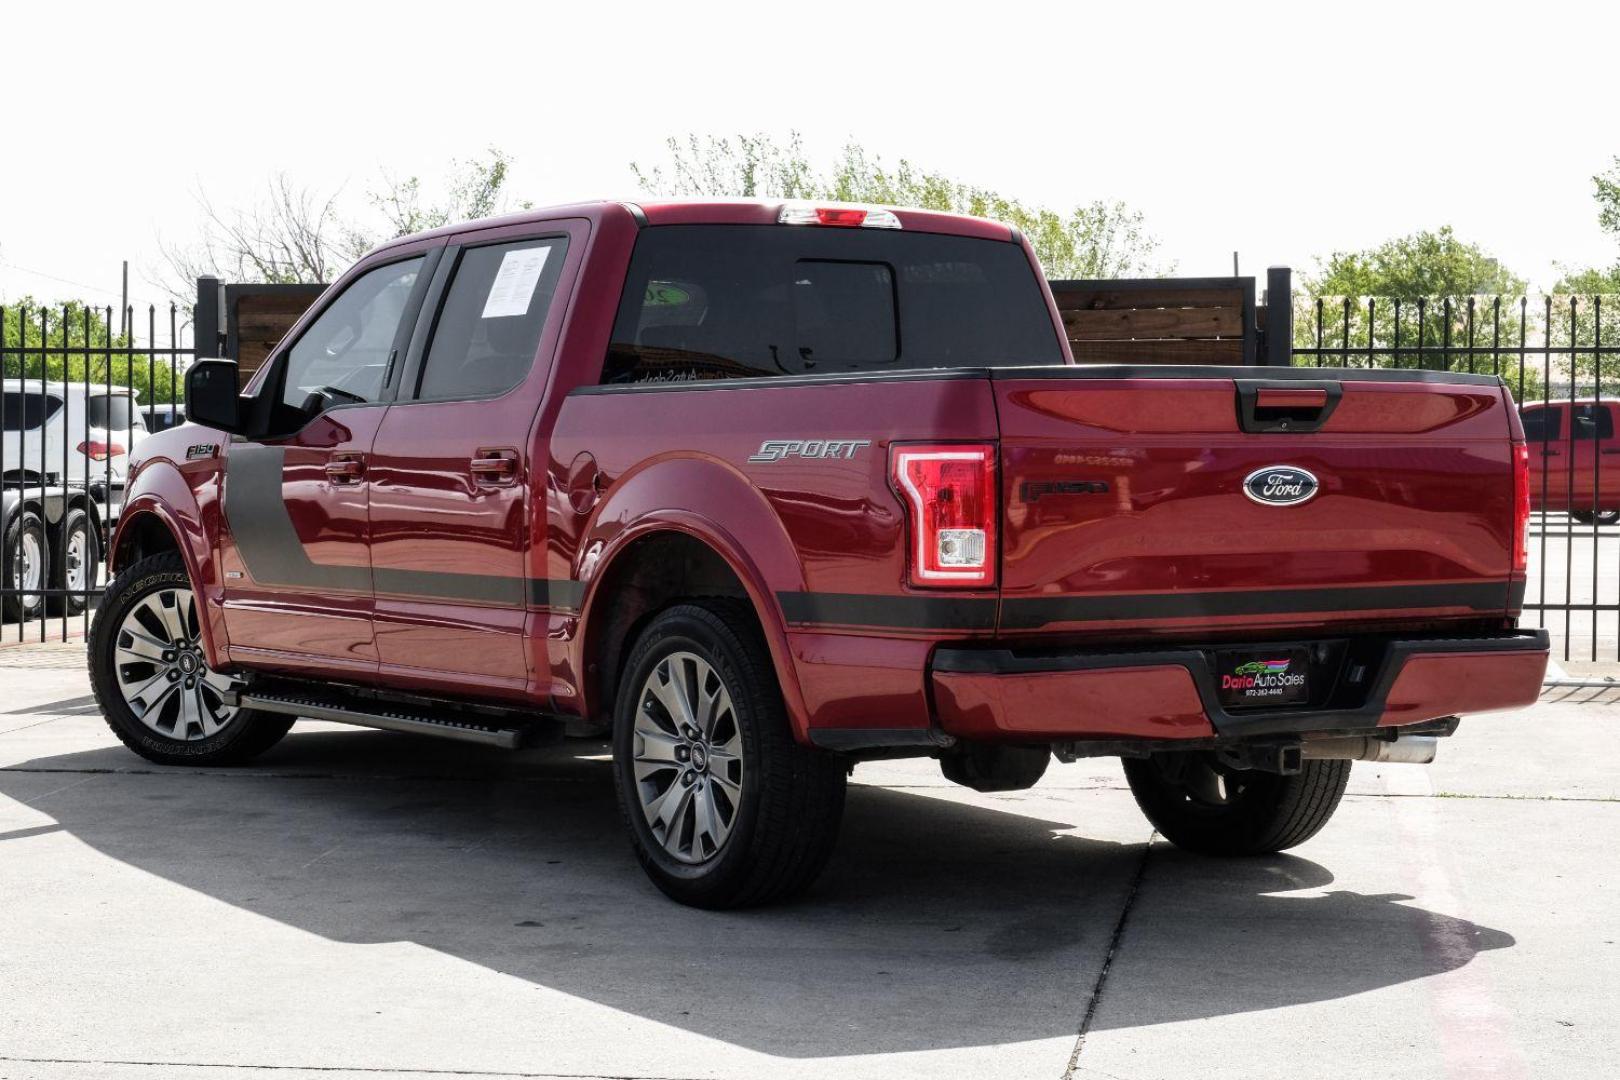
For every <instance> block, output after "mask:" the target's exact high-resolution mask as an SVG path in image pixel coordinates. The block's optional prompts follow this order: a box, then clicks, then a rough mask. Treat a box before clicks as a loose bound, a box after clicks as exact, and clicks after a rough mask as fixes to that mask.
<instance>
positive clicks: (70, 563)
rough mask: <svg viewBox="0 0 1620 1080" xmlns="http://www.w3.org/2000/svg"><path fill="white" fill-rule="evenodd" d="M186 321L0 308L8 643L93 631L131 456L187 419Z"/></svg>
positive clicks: (64, 307)
mask: <svg viewBox="0 0 1620 1080" xmlns="http://www.w3.org/2000/svg"><path fill="white" fill-rule="evenodd" d="M137 319H140V320H141V322H144V326H143V325H141V322H137ZM115 320H116V321H115ZM182 320H183V313H182V312H181V311H180V309H179V308H178V307H176V306H174V305H170V306H169V308H168V309H167V311H162V310H160V309H158V308H157V307H155V306H149V307H147V308H146V310H145V311H144V312H143V311H139V310H137V309H135V308H128V309H126V310H125V311H123V312H122V313H119V312H118V311H117V310H116V309H115V308H111V307H101V308H96V307H90V306H87V305H83V304H76V303H68V304H61V305H53V306H51V307H36V306H12V307H3V306H0V534H3V543H0V642H5V641H22V640H38V641H45V640H49V639H52V638H56V639H59V640H66V639H67V638H68V637H69V636H70V635H71V634H73V633H74V632H79V633H82V632H84V631H86V630H88V628H89V622H90V614H91V610H92V609H93V608H94V606H95V604H96V602H97V600H98V598H99V596H100V594H101V590H102V588H103V587H104V585H105V583H106V582H105V570H104V568H105V566H106V557H105V556H106V551H107V545H108V541H109V539H110V538H111V535H112V529H113V526H114V525H115V524H116V522H117V518H118V514H119V512H120V510H121V509H122V505H123V497H124V479H125V476H126V474H127V470H128V462H129V456H130V453H131V451H132V450H133V449H134V448H135V445H136V444H137V443H138V442H139V441H140V440H141V439H142V438H144V437H146V435H148V434H150V433H152V432H155V431H159V430H162V429H164V428H167V427H171V426H173V424H174V423H176V422H178V421H179V420H180V419H181V411H182V405H181V403H180V399H181V396H182V394H181V392H180V386H181V382H182V380H183V378H184V374H185V369H186V367H187V366H188V365H189V363H190V359H191V357H192V350H191V349H190V348H187V347H182V345H181V341H182V331H183V330H184V329H185V327H184V325H183V322H182Z"/></svg>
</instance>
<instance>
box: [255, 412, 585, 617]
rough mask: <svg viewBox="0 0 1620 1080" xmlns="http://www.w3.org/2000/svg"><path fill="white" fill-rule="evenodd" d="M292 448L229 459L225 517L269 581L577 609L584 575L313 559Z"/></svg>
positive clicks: (260, 449) (258, 575) (258, 574)
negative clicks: (293, 497)
mask: <svg viewBox="0 0 1620 1080" xmlns="http://www.w3.org/2000/svg"><path fill="white" fill-rule="evenodd" d="M286 456H287V454H286V450H285V448H283V447H279V446H261V445H258V444H256V443H237V444H235V445H234V446H232V447H231V451H230V455H229V456H228V457H227V458H226V465H225V519H226V520H227V521H228V522H230V526H231V534H232V536H234V537H235V539H236V545H237V550H238V551H240V552H241V553H242V561H243V562H244V563H246V564H247V568H248V573H250V574H252V575H253V580H254V581H257V582H259V583H260V584H262V585H277V586H286V587H290V588H296V589H309V590H312V591H323V590H343V591H347V592H361V593H364V592H370V591H371V590H372V588H373V587H374V586H373V582H374V581H375V588H376V591H377V592H379V593H384V594H389V595H394V596H420V597H426V598H435V599H444V600H467V601H471V602H473V603H483V604H501V605H504V606H508V607H521V606H523V604H524V602H525V601H527V602H528V603H530V604H533V605H537V606H544V607H554V608H567V609H577V608H578V607H579V604H580V600H581V599H582V598H583V594H584V591H585V587H584V585H583V584H582V583H580V582H578V581H568V580H554V579H547V578H529V579H527V581H525V579H523V578H518V577H506V576H503V575H500V574H460V573H455V572H452V571H436V570H404V569H395V568H392V567H383V568H380V569H377V570H376V571H372V570H371V569H369V568H367V567H360V566H326V565H323V564H321V563H317V562H312V561H311V560H310V558H309V554H308V552H306V551H305V550H304V544H303V542H302V541H301V540H299V539H298V533H297V531H296V530H295V529H294V528H293V523H292V519H291V518H289V517H288V516H287V505H286V503H285V502H283V501H282V498H281V477H282V470H283V467H284V465H285V463H286Z"/></svg>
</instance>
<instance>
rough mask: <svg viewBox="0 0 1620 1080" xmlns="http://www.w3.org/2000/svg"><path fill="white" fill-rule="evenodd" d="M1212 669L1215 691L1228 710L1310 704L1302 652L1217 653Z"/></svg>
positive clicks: (1306, 661) (1307, 666)
mask: <svg viewBox="0 0 1620 1080" xmlns="http://www.w3.org/2000/svg"><path fill="white" fill-rule="evenodd" d="M1215 666H1216V671H1215V678H1216V680H1217V681H1216V690H1217V692H1218V695H1219V697H1220V702H1221V704H1222V705H1223V706H1225V707H1226V708H1228V709H1233V708H1238V709H1245V708H1253V707H1255V706H1259V705H1303V704H1305V703H1306V702H1308V701H1310V700H1311V674H1310V661H1309V657H1308V656H1307V652H1306V650H1305V649H1265V650H1260V651H1231V652H1221V653H1218V654H1217V655H1216V665H1215Z"/></svg>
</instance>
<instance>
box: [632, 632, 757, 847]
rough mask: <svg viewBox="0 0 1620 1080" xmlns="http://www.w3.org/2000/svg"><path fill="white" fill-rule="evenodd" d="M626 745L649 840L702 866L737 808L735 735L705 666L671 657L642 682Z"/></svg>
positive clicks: (739, 766)
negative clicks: (631, 734)
mask: <svg viewBox="0 0 1620 1080" xmlns="http://www.w3.org/2000/svg"><path fill="white" fill-rule="evenodd" d="M633 734H634V737H633V739H632V740H631V744H632V751H633V766H634V771H635V778H636V792H637V795H638V798H639V801H640V803H641V812H642V815H643V817H645V819H646V821H647V826H648V828H650V829H651V830H652V833H653V838H654V840H656V841H657V842H658V843H659V844H661V845H662V846H663V848H664V850H665V851H666V852H667V853H668V854H669V855H670V856H671V857H673V858H675V859H677V860H679V861H680V862H683V863H694V864H695V863H702V862H706V861H708V860H709V859H712V858H714V857H715V856H716V855H718V854H719V853H720V850H721V849H722V848H723V847H725V844H726V840H727V838H728V837H730V836H731V832H732V828H733V827H734V826H735V825H736V823H737V814H738V809H739V807H740V806H741V803H742V793H743V789H742V781H743V748H742V729H741V728H740V727H739V725H738V723H737V714H736V710H735V708H734V707H733V705H732V701H731V694H730V692H729V691H727V689H726V686H725V682H724V681H723V680H722V679H721V678H720V675H719V673H718V672H717V671H715V669H714V666H713V665H711V664H710V663H709V662H708V661H707V660H705V659H703V658H702V657H701V656H698V655H697V654H696V653H691V652H676V653H671V654H670V655H669V656H667V657H665V658H664V659H663V660H661V661H660V662H659V663H658V664H657V666H655V667H654V668H653V670H652V672H651V673H650V674H649V675H648V676H647V681H646V682H645V683H644V684H643V686H642V689H641V698H640V701H639V702H638V704H637V707H636V718H635V730H634V733H633Z"/></svg>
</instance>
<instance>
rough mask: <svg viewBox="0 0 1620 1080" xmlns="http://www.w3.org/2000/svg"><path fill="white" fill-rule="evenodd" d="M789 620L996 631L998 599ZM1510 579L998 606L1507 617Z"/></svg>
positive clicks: (802, 611) (1104, 617)
mask: <svg viewBox="0 0 1620 1080" xmlns="http://www.w3.org/2000/svg"><path fill="white" fill-rule="evenodd" d="M776 596H777V600H778V601H779V602H780V603H781V605H782V611H783V613H784V614H785V615H786V616H787V620H788V622H790V623H820V624H825V625H834V626H872V627H890V628H896V629H928V630H963V631H965V630H990V629H994V628H995V627H996V605H997V603H998V602H997V601H996V600H992V599H982V598H954V597H935V596H877V595H870V594H865V593H812V592H780V593H777V594H776ZM1509 599H1510V598H1509V596H1508V583H1507V582H1505V581H1495V582H1481V583H1477V584H1476V583H1467V584H1440V585H1360V586H1340V587H1334V588H1325V589H1245V590H1242V591H1227V592H1171V593H1123V594H1116V595H1112V596H1053V597H1044V596H1042V597H1013V598H1009V599H1004V600H1002V601H1000V602H999V603H1000V605H1001V624H1000V625H1001V629H1003V630H1037V629H1039V628H1041V627H1043V626H1049V625H1051V624H1053V623H1077V622H1114V621H1124V620H1144V621H1145V620H1158V619H1196V618H1227V617H1232V616H1240V615H1306V614H1313V613H1318V612H1324V611H1374V610H1389V611H1406V610H1429V609H1434V608H1466V609H1468V610H1470V611H1478V612H1480V613H1482V614H1483V613H1501V612H1504V611H1505V610H1506V609H1507V607H1508V603H1509Z"/></svg>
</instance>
